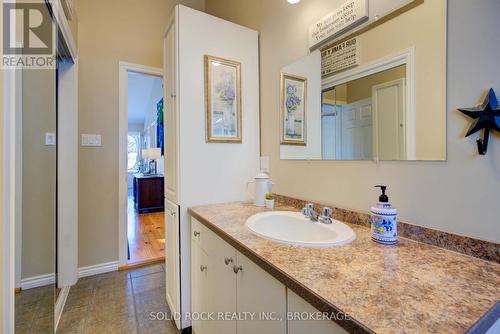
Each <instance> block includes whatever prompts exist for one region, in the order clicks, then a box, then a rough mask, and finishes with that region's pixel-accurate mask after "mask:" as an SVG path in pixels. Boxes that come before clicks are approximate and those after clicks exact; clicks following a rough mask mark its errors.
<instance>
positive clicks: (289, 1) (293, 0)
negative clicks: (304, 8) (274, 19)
mask: <svg viewBox="0 0 500 334" xmlns="http://www.w3.org/2000/svg"><path fill="white" fill-rule="evenodd" d="M287 1H288V3H290V4H292V5H295V4H296V3H299V2H300V0H287Z"/></svg>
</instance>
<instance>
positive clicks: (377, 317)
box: [189, 203, 500, 333]
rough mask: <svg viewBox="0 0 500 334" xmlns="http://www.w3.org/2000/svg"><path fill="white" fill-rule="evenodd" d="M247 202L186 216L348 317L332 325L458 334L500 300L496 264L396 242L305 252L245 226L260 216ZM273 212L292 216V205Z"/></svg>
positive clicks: (360, 241) (363, 236)
mask: <svg viewBox="0 0 500 334" xmlns="http://www.w3.org/2000/svg"><path fill="white" fill-rule="evenodd" d="M265 210H266V209H264V208H258V207H255V206H253V205H252V204H250V203H229V204H216V205H206V206H198V207H193V208H190V209H189V213H190V214H191V215H192V216H193V217H195V218H196V219H198V220H199V221H200V222H202V223H203V224H204V225H206V226H207V227H208V228H209V229H211V230H212V231H213V232H215V233H216V234H218V235H219V236H220V237H221V238H223V239H224V240H226V241H227V242H228V243H229V244H231V245H232V246H233V247H235V248H236V249H237V250H238V251H240V252H241V253H243V254H244V255H246V256H247V257H249V258H250V259H251V260H253V261H254V262H255V263H257V264H258V265H259V266H260V267H262V268H263V269H264V270H266V271H267V272H269V273H270V274H271V275H273V276H274V277H275V278H277V279H278V280H280V281H281V282H282V283H283V284H285V285H286V286H287V287H289V288H290V289H291V290H293V291H295V292H296V293H297V294H299V295H300V296H302V298H304V299H306V300H307V301H309V302H310V303H311V304H312V305H313V306H315V307H316V308H317V309H319V310H320V311H324V312H338V311H342V312H345V313H347V314H349V316H350V318H351V320H349V321H348V322H339V324H340V325H341V326H343V327H344V328H346V329H347V330H349V331H350V332H358V333H371V332H375V333H464V332H466V331H467V329H469V328H470V327H471V326H472V325H473V324H474V323H475V322H476V321H477V320H478V319H479V318H480V317H481V316H482V315H483V314H485V313H486V312H487V311H488V309H489V308H491V307H492V306H493V305H494V304H495V302H497V301H498V300H500V265H499V264H496V263H494V262H488V261H484V260H480V259H476V258H473V257H469V256H466V255H462V254H459V253H455V252H451V251H447V250H444V249H440V248H437V247H434V246H430V245H426V244H423V243H419V242H415V241H412V240H409V239H404V238H399V241H398V245H397V246H384V245H379V244H376V243H374V242H373V241H371V239H370V230H369V229H368V228H366V227H363V226H358V225H353V224H348V225H349V226H350V227H351V228H352V229H353V230H354V231H355V232H356V235H357V238H356V240H354V241H353V242H352V243H350V244H348V245H343V246H337V247H332V248H305V247H298V246H290V245H285V244H280V243H276V242H272V241H268V240H265V239H262V238H260V237H257V236H255V235H253V234H252V233H251V232H250V231H249V230H247V229H246V227H245V225H244V224H245V221H246V220H247V219H248V217H250V216H251V215H253V214H255V213H258V212H263V211H265ZM275 210H289V211H297V210H296V209H294V208H292V207H283V206H282V207H279V206H278V207H277V208H275Z"/></svg>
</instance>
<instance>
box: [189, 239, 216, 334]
mask: <svg viewBox="0 0 500 334" xmlns="http://www.w3.org/2000/svg"><path fill="white" fill-rule="evenodd" d="M211 269H212V268H210V264H209V263H208V256H207V254H206V253H205V252H204V251H203V250H202V249H201V248H200V246H199V245H198V244H197V243H195V242H192V243H191V311H192V313H193V314H202V313H204V312H208V305H207V302H208V288H209V285H208V277H207V276H208V272H209V270H211ZM191 326H192V327H193V332H194V333H196V334H205V333H210V331H209V330H208V328H207V322H206V321H201V320H200V318H198V317H193V318H192V321H191Z"/></svg>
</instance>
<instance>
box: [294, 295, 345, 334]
mask: <svg viewBox="0 0 500 334" xmlns="http://www.w3.org/2000/svg"><path fill="white" fill-rule="evenodd" d="M287 308H288V314H289V316H290V319H289V320H288V334H304V333H314V334H348V332H347V331H346V330H345V329H343V328H342V327H340V326H339V325H337V324H336V323H334V322H333V321H332V320H329V319H324V320H307V319H301V315H303V314H306V313H307V314H311V313H315V312H319V311H318V310H317V309H315V308H314V307H313V306H312V305H311V304H309V303H308V302H306V301H305V300H304V299H302V298H301V297H299V296H298V295H297V294H296V293H294V292H293V291H291V290H290V289H288V291H287Z"/></svg>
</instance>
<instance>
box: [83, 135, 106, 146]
mask: <svg viewBox="0 0 500 334" xmlns="http://www.w3.org/2000/svg"><path fill="white" fill-rule="evenodd" d="M82 146H94V147H95V146H102V140H101V135H90V134H82Z"/></svg>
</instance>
